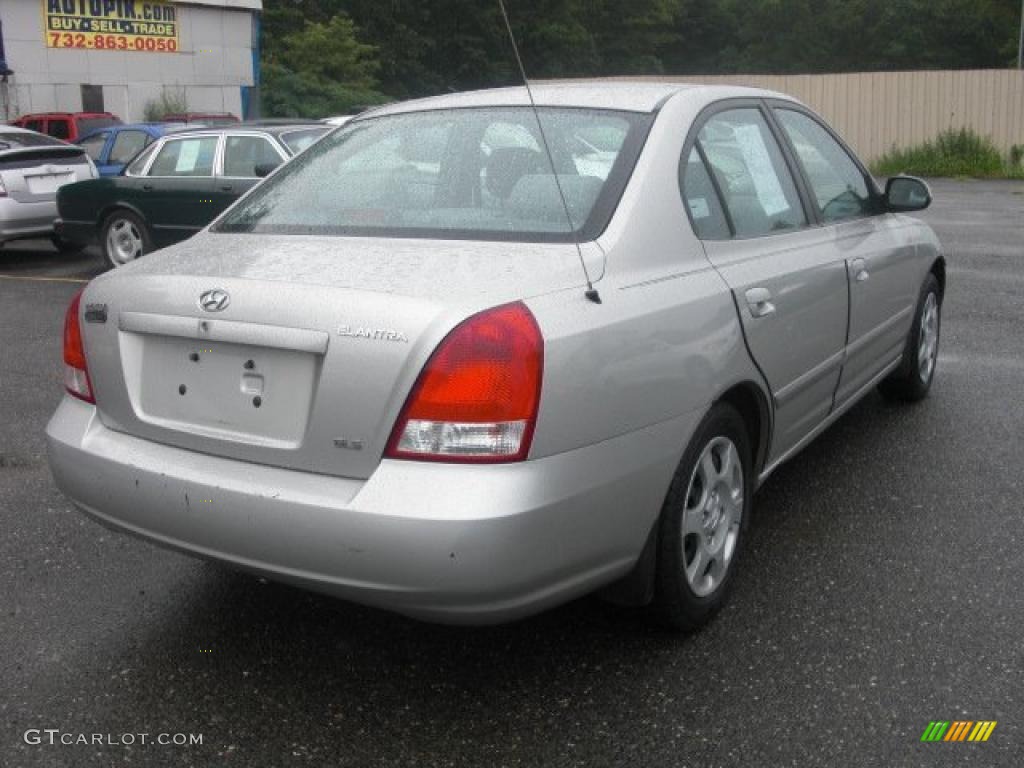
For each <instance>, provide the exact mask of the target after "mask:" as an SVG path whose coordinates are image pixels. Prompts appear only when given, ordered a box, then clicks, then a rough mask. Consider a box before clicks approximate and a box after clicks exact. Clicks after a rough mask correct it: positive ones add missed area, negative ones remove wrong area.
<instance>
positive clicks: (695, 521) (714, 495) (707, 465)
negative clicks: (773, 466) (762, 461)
mask: <svg viewBox="0 0 1024 768" xmlns="http://www.w3.org/2000/svg"><path fill="white" fill-rule="evenodd" d="M743 488H744V483H743V463H742V462H741V461H740V456H739V452H738V451H737V449H736V445H735V444H734V443H733V442H732V440H730V439H729V438H727V437H716V438H714V439H713V440H711V441H710V442H709V443H708V444H707V445H706V446H705V447H704V450H703V451H702V452H701V455H700V458H699V459H698V460H697V466H696V467H695V468H694V470H693V474H692V476H691V477H690V485H689V487H688V488H687V491H686V506H685V507H684V508H683V525H682V547H683V568H684V570H685V572H686V581H687V583H688V584H689V585H690V589H692V590H693V592H694V594H695V595H697V596H698V597H705V596H707V595H709V594H711V593H712V592H714V591H715V590H716V589H717V588H718V587H719V586H720V585H721V584H722V581H723V580H724V579H725V576H726V574H727V573H728V571H729V566H730V564H731V563H732V558H733V555H734V554H735V551H736V543H737V541H738V539H739V532H740V522H741V520H742V518H743Z"/></svg>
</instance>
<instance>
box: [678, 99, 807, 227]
mask: <svg viewBox="0 0 1024 768" xmlns="http://www.w3.org/2000/svg"><path fill="white" fill-rule="evenodd" d="M697 140H698V142H699V143H700V146H701V149H702V150H703V152H704V155H705V157H707V159H708V162H709V163H710V165H711V170H712V172H713V173H714V174H715V180H716V181H717V182H718V187H719V189H720V190H721V191H722V196H723V197H724V198H725V199H724V201H723V202H724V203H725V206H726V208H728V210H729V217H730V219H731V220H732V223H733V227H734V229H735V232H734V234H735V236H736V237H757V236H760V235H769V234H774V233H777V232H784V231H786V230H790V229H796V228H798V227H802V226H805V225H806V224H807V217H806V215H805V214H804V210H803V206H802V205H801V204H800V196H799V195H798V194H797V191H796V185H795V184H794V182H793V178H792V176H790V173H789V169H788V168H787V167H786V163H785V160H784V159H783V156H782V150H781V149H780V148H779V145H778V144H777V143H776V141H775V137H774V136H773V135H772V132H771V129H770V128H769V127H768V123H767V122H766V121H765V119H764V116H763V115H762V114H761V112H760V110H758V109H756V108H753V107H744V108H738V109H730V110H727V111H724V112H718V113H717V114H715V115H714V116H713V117H711V118H710V119H708V121H707V122H706V123H705V124H704V126H703V128H701V130H700V133H699V134H698V135H697Z"/></svg>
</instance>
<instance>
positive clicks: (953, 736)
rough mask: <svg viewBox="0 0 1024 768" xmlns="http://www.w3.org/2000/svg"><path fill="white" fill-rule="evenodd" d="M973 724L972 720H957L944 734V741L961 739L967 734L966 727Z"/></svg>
mask: <svg viewBox="0 0 1024 768" xmlns="http://www.w3.org/2000/svg"><path fill="white" fill-rule="evenodd" d="M972 725H974V723H972V722H968V721H965V720H957V721H955V722H954V723H953V726H952V727H951V728H950V729H949V733H947V734H946V738H945V739H944V740H945V741H963V740H964V738H965V737H966V736H967V732H968V729H969V728H970V727H971V726H972Z"/></svg>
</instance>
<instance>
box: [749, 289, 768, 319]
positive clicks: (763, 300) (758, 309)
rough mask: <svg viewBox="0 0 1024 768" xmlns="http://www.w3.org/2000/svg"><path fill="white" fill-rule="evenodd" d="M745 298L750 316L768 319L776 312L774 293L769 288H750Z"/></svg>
mask: <svg viewBox="0 0 1024 768" xmlns="http://www.w3.org/2000/svg"><path fill="white" fill-rule="evenodd" d="M744 297H745V298H746V300H747V307H748V308H749V309H750V314H751V315H753V316H754V317H767V316H768V315H770V314H772V313H774V312H775V305H774V304H773V303H772V293H771V291H769V290H768V289H767V288H750V289H749V290H748V291H747V292H746V293H745V294H744Z"/></svg>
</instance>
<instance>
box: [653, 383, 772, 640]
mask: <svg viewBox="0 0 1024 768" xmlns="http://www.w3.org/2000/svg"><path fill="white" fill-rule="evenodd" d="M723 440H725V441H729V442H731V444H732V446H733V447H734V448H735V454H734V457H735V458H738V459H739V464H740V468H741V471H742V477H741V478H740V480H739V481H738V482H737V483H736V484H735V487H737V488H739V489H741V491H742V499H740V500H739V502H738V503H735V504H734V505H733V507H732V508H733V509H734V512H733V513H732V516H731V518H730V520H731V521H732V522H736V525H735V527H733V526H732V522H729V524H728V528H723V527H721V526H724V525H726V521H724V520H723V521H722V523H721V526H719V525H715V520H716V519H718V518H717V517H715V515H716V514H718V515H721V514H722V513H721V512H719V513H715V512H714V509H713V505H710V504H709V503H703V504H695V502H697V501H699V500H705V501H710V500H711V499H714V498H718V497H712V496H710V495H709V494H710V489H709V488H707V487H706V486H705V487H698V486H702V485H703V481H702V479H701V477H702V476H703V473H699V472H698V462H699V461H700V460H701V457H702V456H703V455H704V453H705V450H706V449H709V450H710V454H709V455H710V456H711V459H712V461H714V458H715V456H716V451H718V457H719V459H721V452H722V451H723V450H728V449H727V448H726V447H725V444H724V443H723V442H721V441H723ZM714 466H715V467H716V468H718V467H721V466H722V465H721V464H720V463H719V464H718V465H714ZM698 475H701V477H698ZM753 475H754V470H753V460H752V451H751V446H750V438H749V436H748V434H747V430H746V426H745V425H744V422H743V418H742V417H741V416H740V414H739V412H738V411H737V410H736V409H735V408H733V407H732V406H731V405H728V404H726V403H717V404H716V405H714V406H713V407H712V408H711V410H710V411H709V412H708V414H707V415H706V416H705V417H704V419H703V421H701V423H700V424H699V425H698V427H697V429H696V431H695V433H694V435H693V438H692V439H691V440H690V444H689V445H688V446H687V448H686V452H685V453H684V454H683V458H682V460H681V461H680V463H679V467H678V468H677V469H676V473H675V476H674V477H673V478H672V485H671V486H669V491H668V495H667V496H666V498H665V503H664V505H663V506H662V510H661V517H660V519H659V521H658V560H657V570H656V576H655V598H654V608H655V610H656V611H657V612H658V614H659V615H660V617H661V618H662V619H663V620H664V622H665V623H666V624H667V625H668V626H669V627H671V628H673V629H676V630H681V631H684V632H693V631H695V630H697V629H700V628H701V627H702V626H704V625H705V624H707V623H708V621H710V620H711V618H712V617H713V616H714V615H715V614H716V613H717V612H718V611H719V610H721V608H722V607H723V606H724V605H725V603H726V601H727V600H728V597H729V593H730V591H731V589H732V584H733V581H734V577H735V573H736V568H737V565H738V561H739V560H740V555H741V553H742V550H743V542H744V540H745V539H746V533H747V531H748V529H749V527H750V510H751V508H752V506H753V495H754V494H753V489H754V477H753ZM695 493H697V494H699V495H698V496H696V497H695V496H694V494H695ZM709 506H712V511H711V515H710V516H709V513H708V511H707V509H708V507H709ZM735 510H738V512H739V520H738V521H735V520H734V518H735ZM684 516H685V517H688V518H689V519H690V520H691V521H692V520H693V519H694V518H696V519H702V520H704V525H705V528H704V530H703V533H706V532H707V530H709V528H708V527H707V526H710V530H712V531H713V532H714V533H713V535H711V536H709V537H704V536H703V533H700V532H694V531H690V532H684ZM732 531H734V532H735V537H734V538H733V539H732V547H731V556H727V555H726V554H725V553H726V552H727V550H728V543H729V539H728V536H727V533H728V532H732ZM720 533H721V534H722V535H723V536H725V538H722V539H718V540H717V541H718V542H719V543H720V544H721V545H722V546H721V549H720V550H719V552H720V555H721V556H722V559H721V562H722V563H723V565H722V566H721V567H722V568H723V573H722V576H721V578H720V579H719V580H718V581H717V583H714V584H713V586H709V585H711V584H712V582H711V581H708V580H707V576H706V574H708V573H709V572H710V570H711V569H713V568H714V565H713V563H712V562H710V561H709V563H708V570H705V571H704V574H705V575H704V576H703V581H704V583H703V585H698V586H699V587H700V589H695V588H694V586H693V585H692V584H691V577H690V576H688V575H687V566H688V565H690V566H691V568H693V570H694V573H695V574H698V576H700V575H701V574H700V568H701V567H703V566H701V565H700V561H699V560H697V559H695V558H696V552H697V550H695V549H694V546H696V547H697V549H698V550H700V551H701V552H702V553H704V556H708V555H707V552H708V551H709V550H708V548H704V549H701V548H702V547H704V542H708V543H709V544H711V543H714V542H715V541H716V538H715V537H716V536H718V535H719V534H720ZM704 589H708V590H709V591H707V592H704Z"/></svg>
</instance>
